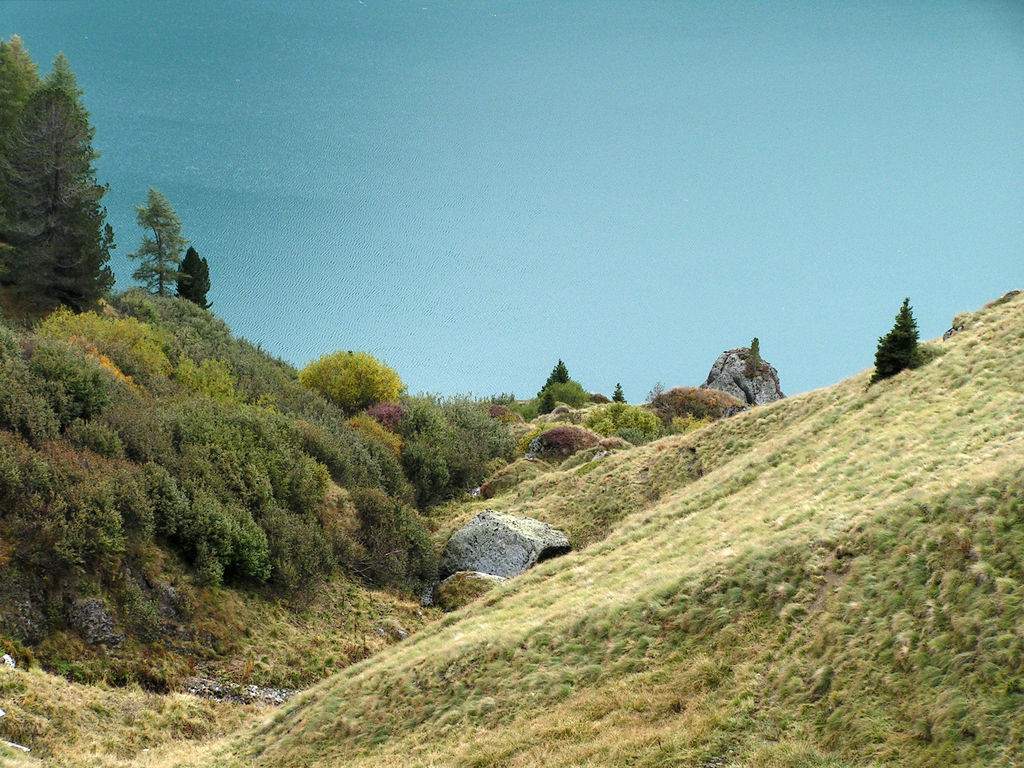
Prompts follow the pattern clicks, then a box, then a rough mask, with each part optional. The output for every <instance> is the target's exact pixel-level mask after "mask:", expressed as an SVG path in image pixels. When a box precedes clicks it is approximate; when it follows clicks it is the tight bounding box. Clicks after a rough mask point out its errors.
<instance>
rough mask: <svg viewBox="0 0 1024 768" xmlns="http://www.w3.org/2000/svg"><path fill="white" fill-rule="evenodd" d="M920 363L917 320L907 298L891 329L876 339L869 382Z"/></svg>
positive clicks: (914, 366)
mask: <svg viewBox="0 0 1024 768" xmlns="http://www.w3.org/2000/svg"><path fill="white" fill-rule="evenodd" d="M921 363H922V356H921V351H920V349H919V348H918V345H917V321H915V320H914V314H913V312H912V311H911V306H910V299H909V298H907V299H904V300H903V305H902V306H901V307H900V311H899V312H897V313H896V322H895V323H894V324H893V327H892V330H891V331H889V332H888V333H887V334H885V336H882V337H880V338H879V339H878V349H877V350H876V351H875V372H874V374H873V375H872V377H871V383H872V384H874V383H875V382H876V381H881V380H882V379H887V378H889V377H890V376H895V375H896V374H897V373H899V372H900V371H903V370H906V369H907V368H917V367H918V366H919V365H921Z"/></svg>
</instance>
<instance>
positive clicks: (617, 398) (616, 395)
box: [612, 384, 626, 403]
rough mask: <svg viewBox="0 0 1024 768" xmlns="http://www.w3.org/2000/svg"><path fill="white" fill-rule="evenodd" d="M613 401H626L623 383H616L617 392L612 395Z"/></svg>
mask: <svg viewBox="0 0 1024 768" xmlns="http://www.w3.org/2000/svg"><path fill="white" fill-rule="evenodd" d="M612 402H613V403H624V402H626V396H625V395H624V394H622V385H621V384H616V385H615V393H614V394H613V395H612Z"/></svg>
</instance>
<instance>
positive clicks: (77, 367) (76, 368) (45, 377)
mask: <svg viewBox="0 0 1024 768" xmlns="http://www.w3.org/2000/svg"><path fill="white" fill-rule="evenodd" d="M28 367H29V370H30V371H31V372H32V373H33V374H34V375H35V376H36V377H37V378H39V379H41V380H42V381H43V382H45V383H46V385H47V386H46V387H45V392H46V394H47V396H48V398H49V400H50V403H51V406H52V408H53V410H54V412H55V413H56V414H57V417H58V419H59V420H60V423H61V425H62V426H67V425H68V424H70V423H71V422H72V421H74V420H75V419H91V418H92V417H93V416H95V415H97V414H98V413H100V412H101V411H102V410H103V409H104V408H106V406H107V404H108V403H109V402H110V392H109V387H110V383H111V381H110V378H109V377H108V375H107V374H106V373H105V372H104V371H103V370H102V369H101V368H100V366H99V365H98V364H97V363H96V362H94V361H92V360H88V359H86V358H84V357H83V356H82V355H81V354H76V352H75V351H74V350H72V349H71V348H70V347H68V346H67V345H66V344H63V343H60V342H54V341H42V342H40V343H39V344H36V345H35V346H34V347H33V350H32V358H31V359H30V360H29V363H28Z"/></svg>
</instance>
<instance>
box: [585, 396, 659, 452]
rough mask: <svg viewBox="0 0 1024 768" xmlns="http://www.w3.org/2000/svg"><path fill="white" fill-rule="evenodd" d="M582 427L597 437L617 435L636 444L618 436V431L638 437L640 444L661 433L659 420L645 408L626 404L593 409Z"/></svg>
mask: <svg viewBox="0 0 1024 768" xmlns="http://www.w3.org/2000/svg"><path fill="white" fill-rule="evenodd" d="M583 425H584V426H586V427H588V428H590V429H592V430H594V431H595V432H597V433H598V434H599V435H603V436H604V437H609V436H611V435H615V434H619V436H620V437H622V438H623V439H625V440H628V441H629V442H631V443H633V444H634V445H635V444H637V441H636V440H635V439H631V438H629V437H626V436H625V435H622V434H620V430H630V431H631V433H632V432H635V433H637V435H639V436H640V442H647V441H648V440H651V439H652V438H654V437H657V436H658V435H659V434H660V433H661V432H662V423H661V420H660V419H659V418H658V417H657V416H655V415H654V414H653V413H651V411H649V410H648V409H646V408H641V407H640V406H638V405H626V403H610V404H609V405H604V406H601V407H600V408H597V409H595V410H594V411H593V412H592V413H591V414H590V415H589V416H588V417H587V419H586V420H585V421H584V422H583Z"/></svg>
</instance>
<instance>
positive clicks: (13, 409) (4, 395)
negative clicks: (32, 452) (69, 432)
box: [0, 357, 59, 446]
mask: <svg viewBox="0 0 1024 768" xmlns="http://www.w3.org/2000/svg"><path fill="white" fill-rule="evenodd" d="M0 428H2V429H8V430H10V431H12V432H15V433H17V434H19V435H21V436H22V437H24V438H25V439H26V440H28V441H29V442H30V443H31V444H32V445H36V446H38V445H41V444H42V443H43V442H45V441H47V440H51V439H53V438H54V437H56V435H57V431H58V428H59V421H58V419H57V415H56V414H55V413H54V412H53V408H52V407H51V406H50V402H49V400H48V399H47V398H46V397H45V396H44V395H43V394H42V393H41V392H40V386H39V382H38V381H37V380H36V379H35V378H34V377H32V376H31V375H30V374H29V372H28V368H27V367H26V366H25V363H24V362H23V361H22V360H21V359H20V358H14V357H12V358H7V359H5V360H3V361H0Z"/></svg>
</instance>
